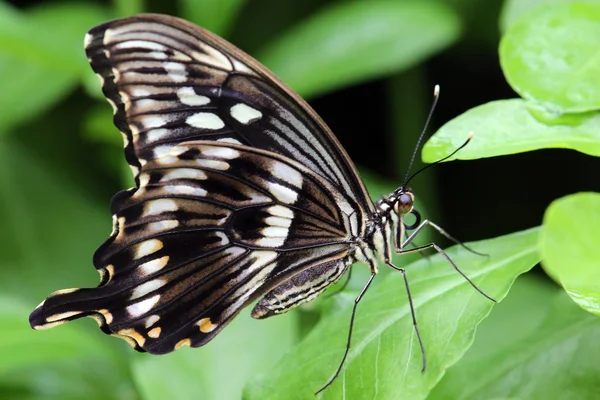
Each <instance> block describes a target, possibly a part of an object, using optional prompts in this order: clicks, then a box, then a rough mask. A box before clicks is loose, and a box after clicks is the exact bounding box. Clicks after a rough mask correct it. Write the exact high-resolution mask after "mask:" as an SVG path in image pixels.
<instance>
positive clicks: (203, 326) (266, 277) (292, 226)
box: [30, 14, 458, 386]
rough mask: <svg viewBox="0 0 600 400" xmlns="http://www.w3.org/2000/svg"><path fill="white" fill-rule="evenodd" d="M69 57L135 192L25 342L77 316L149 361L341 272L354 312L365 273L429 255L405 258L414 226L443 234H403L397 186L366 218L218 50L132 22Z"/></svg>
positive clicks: (165, 21)
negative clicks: (92, 80) (98, 94)
mask: <svg viewBox="0 0 600 400" xmlns="http://www.w3.org/2000/svg"><path fill="white" fill-rule="evenodd" d="M85 50H86V53H87V56H88V59H89V62H90V64H91V66H92V69H93V70H94V71H95V72H96V74H97V75H98V76H99V77H100V80H101V81H102V90H103V92H104V94H105V95H106V97H107V99H108V101H109V103H110V104H111V105H112V107H113V108H114V122H115V125H116V126H117V128H118V129H119V130H120V131H121V133H122V134H123V139H124V142H125V158H126V160H127V162H128V163H129V166H130V167H131V170H132V172H133V175H134V177H135V183H136V186H135V187H134V188H131V189H129V190H125V191H122V192H120V193H118V194H117V195H116V196H115V197H114V198H113V199H112V202H111V213H112V216H113V231H112V233H111V235H110V237H109V239H108V240H107V241H106V242H105V243H104V244H103V245H102V246H101V247H100V248H99V249H98V250H97V251H96V253H95V255H94V260H93V261H94V265H95V267H96V269H97V270H98V272H99V273H100V277H101V282H100V285H99V286H98V287H97V288H93V289H63V290H59V291H56V292H54V293H52V294H51V295H50V296H49V297H48V298H47V299H46V300H45V301H44V302H42V303H41V304H40V305H39V306H38V307H37V308H36V309H35V310H34V311H33V312H32V314H31V316H30V323H31V326H32V327H33V328H34V329H45V328H49V327H53V326H56V325H59V324H62V323H65V322H67V321H70V320H73V319H77V318H80V317H84V316H89V317H93V318H95V319H96V320H97V322H98V324H99V325H100V328H101V329H102V331H104V332H105V333H107V334H111V335H114V336H118V337H121V338H123V339H125V340H126V341H127V342H129V344H131V345H132V346H133V347H134V348H135V349H136V350H139V351H147V352H150V353H153V354H164V353H169V352H171V351H173V350H175V349H177V348H178V347H181V346H184V345H188V346H192V347H199V346H202V345H204V344H206V343H208V342H209V341H210V340H211V339H212V338H214V337H215V336H216V335H217V334H218V333H219V332H220V331H221V329H223V328H224V327H225V326H226V325H227V324H228V323H229V322H230V321H231V320H232V318H234V317H235V316H236V315H237V314H238V313H239V312H240V310H241V309H242V308H244V307H246V306H247V305H249V304H250V303H252V302H254V301H255V300H257V299H260V301H258V303H257V304H256V305H255V307H254V309H253V310H252V316H253V317H254V318H265V317H269V316H272V315H276V314H280V313H283V312H286V311H288V310H290V309H292V308H294V307H297V306H299V305H300V304H302V303H305V302H307V301H310V300H312V299H314V298H315V297H317V296H318V295H319V294H321V293H322V292H323V291H325V289H327V288H328V287H329V286H331V285H332V284H333V283H335V282H336V281H338V279H340V277H341V276H342V275H343V274H344V272H345V271H346V270H347V269H348V268H349V266H350V265H352V264H354V263H355V262H357V261H361V262H364V263H366V264H367V265H368V266H369V268H370V270H371V277H370V279H369V281H368V283H367V284H366V286H365V288H364V289H363V292H362V293H361V295H360V296H359V298H358V299H357V300H360V298H361V297H362V294H364V292H365V291H366V289H367V288H368V287H369V285H370V283H371V282H372V279H373V277H374V276H375V274H377V259H379V260H381V261H382V262H383V263H385V264H387V265H389V266H391V267H393V268H395V269H398V270H400V271H401V272H403V273H404V270H403V269H402V268H398V267H395V266H393V265H392V264H391V254H392V251H393V250H395V251H396V252H397V253H406V252H413V251H420V250H423V249H427V248H432V247H433V248H435V250H437V251H438V252H440V253H442V254H443V255H445V253H444V252H443V251H442V250H441V249H440V248H438V247H437V246H435V245H433V244H431V245H428V246H421V247H416V248H411V249H407V248H406V246H407V245H408V244H410V243H411V242H412V240H413V238H414V237H415V235H416V234H417V233H418V232H419V231H420V230H421V229H422V228H423V227H425V226H427V225H431V226H433V227H434V228H435V229H437V230H439V231H440V232H442V233H444V234H445V232H443V231H442V230H441V229H440V228H439V227H437V226H436V225H434V224H432V223H431V222H429V221H427V220H424V221H422V222H421V221H419V219H420V218H419V214H418V213H417V212H416V210H415V209H414V208H413V200H414V196H413V193H412V192H411V190H410V189H409V188H408V187H404V186H402V187H400V188H398V189H396V190H395V191H394V192H393V193H391V194H390V195H388V196H385V197H384V198H382V199H381V200H379V201H378V202H377V203H375V204H374V203H373V202H372V201H371V199H370V197H369V195H368V193H367V191H366V189H365V186H364V184H363V182H362V181H361V179H360V177H359V176H358V173H357V171H356V169H355V167H354V165H353V163H352V161H351V160H350V159H349V157H348V155H347V154H346V152H345V151H344V149H343V148H342V147H341V145H340V143H339V142H338V141H337V139H336V138H335V136H334V135H333V134H332V133H331V131H330V130H329V128H327V126H326V125H325V123H324V122H323V121H322V120H321V119H320V118H319V116H318V115H316V113H315V112H314V111H313V110H312V109H311V108H310V106H309V105H308V104H307V103H306V102H305V101H304V100H302V99H301V98H300V97H299V96H298V95H297V94H296V93H294V92H293V91H292V90H290V89H289V88H288V87H287V86H285V85H284V84H283V83H282V82H281V81H280V80H279V79H278V78H277V77H275V76H274V75H273V74H272V73H271V72H270V71H268V70H267V69H266V68H265V67H263V66H262V65H261V64H259V63H258V62H257V61H256V60H254V59H253V58H251V57H250V56H248V55H246V54H245V53H244V52H243V51H241V50H239V49H237V48H236V47H234V46H233V45H231V44H230V43H228V42H226V41H225V40H223V39H221V38H219V37H217V36H216V35H214V34H212V33H210V32H208V31H206V30H204V29H202V28H199V27H197V26H195V25H193V24H191V23H189V22H187V21H184V20H181V19H177V18H174V17H170V16H164V15H152V14H148V15H138V16H134V17H131V18H125V19H120V20H116V21H111V22H108V23H105V24H102V25H100V26H97V27H95V28H93V29H92V30H91V31H90V32H89V33H88V34H87V36H86V38H85ZM409 213H411V214H413V215H414V216H415V217H417V221H416V224H413V225H412V226H408V225H407V224H406V223H405V222H404V220H403V218H404V216H405V215H406V214H409ZM407 230H412V233H411V234H410V235H408V234H407ZM453 265H454V264H453ZM455 267H456V266H455ZM457 269H458V268H457ZM405 282H406V277H405ZM407 289H408V285H407ZM357 304H358V301H357V302H355V308H354V310H353V314H352V316H353V317H354V312H355V311H356V305H357ZM411 307H412V304H411ZM413 318H414V312H413ZM417 333H418V331H417ZM419 340H420V337H419ZM348 342H349V341H348ZM347 351H348V348H347V349H346V354H347ZM344 359H345V356H344ZM342 363H343V361H342ZM340 368H341V364H340ZM337 373H339V369H338V371H337ZM337 373H336V374H335V376H337ZM335 376H334V378H335ZM332 380H333V378H332ZM330 382H331V381H330ZM330 382H329V383H330ZM326 386H327V385H326Z"/></svg>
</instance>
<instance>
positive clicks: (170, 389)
mask: <svg viewBox="0 0 600 400" xmlns="http://www.w3.org/2000/svg"><path fill="white" fill-rule="evenodd" d="M243 313H244V312H243ZM246 313H247V311H246ZM296 316H297V315H296V313H293V312H292V313H289V314H286V315H282V316H278V317H277V318H271V319H267V320H253V319H252V318H250V317H249V316H248V315H247V314H246V315H240V316H238V317H236V318H235V319H234V320H233V321H232V323H231V324H230V325H229V326H228V327H227V328H226V329H224V330H223V332H221V333H220V334H219V335H218V336H217V337H216V338H215V339H214V340H213V341H211V342H210V344H209V345H207V346H204V347H202V348H199V349H189V348H181V349H178V350H177V351H175V352H173V353H170V354H168V355H166V356H161V357H156V356H151V355H147V354H142V355H139V356H138V357H136V359H135V361H134V363H133V373H134V377H135V380H136V383H137V386H138V387H139V388H140V391H141V393H142V395H143V398H144V399H145V400H163V399H193V398H203V399H219V400H227V399H232V400H233V399H239V398H240V397H241V392H242V388H243V386H244V384H245V383H246V381H247V380H248V378H249V377H250V376H252V375H253V374H256V373H257V372H259V371H265V373H266V371H268V369H269V368H270V367H272V365H273V364H274V363H275V362H276V361H277V360H278V359H279V358H280V357H281V355H282V354H284V353H285V352H286V351H287V350H289V349H290V348H291V346H292V344H293V343H294V342H295V341H296V332H295V331H296V325H297V324H296Z"/></svg>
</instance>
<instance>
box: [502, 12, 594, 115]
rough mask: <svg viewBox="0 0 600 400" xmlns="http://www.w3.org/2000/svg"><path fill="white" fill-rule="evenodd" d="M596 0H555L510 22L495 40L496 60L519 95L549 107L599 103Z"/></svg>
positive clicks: (567, 109)
mask: <svg viewBox="0 0 600 400" xmlns="http://www.w3.org/2000/svg"><path fill="white" fill-rule="evenodd" d="M598 37H600V3H573V4H566V3H557V4H550V5H546V6H542V7H539V8H536V9H535V11H533V12H531V13H529V14H527V15H526V16H524V17H523V18H521V19H519V20H518V21H517V22H516V23H514V24H513V25H512V26H511V27H510V29H509V30H508V31H507V32H506V35H505V36H504V37H503V38H502V41H501V43H500V63H501V65H502V69H503V71H504V74H505V76H506V79H507V80H508V82H509V83H510V85H511V86H512V87H513V89H515V90H516V91H517V92H518V93H519V94H520V95H521V96H522V97H523V98H525V99H527V100H535V101H537V102H539V103H541V104H542V105H544V106H545V107H547V108H549V109H551V110H557V111H560V112H581V111H590V110H597V109H599V108H600V81H599V80H598V79H597V78H598V75H600V48H599V47H598V41H597V40H596V39H597V38H598Z"/></svg>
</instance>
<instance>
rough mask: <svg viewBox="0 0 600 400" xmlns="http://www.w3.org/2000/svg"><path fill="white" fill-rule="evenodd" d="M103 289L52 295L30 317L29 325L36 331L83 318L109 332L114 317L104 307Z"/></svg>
mask: <svg viewBox="0 0 600 400" xmlns="http://www.w3.org/2000/svg"><path fill="white" fill-rule="evenodd" d="M103 289H104V288H103V287H98V288H93V289H91V288H85V289H80V288H74V289H62V290H57V291H56V292H54V293H52V294H51V295H50V296H48V298H47V299H46V300H44V301H43V302H42V303H40V305H39V306H37V307H36V309H35V310H33V312H32V313H31V314H30V315H29V324H30V325H31V327H32V328H33V329H35V330H43V329H49V328H53V327H55V326H58V325H62V324H64V323H66V322H69V321H72V320H75V319H79V318H82V317H92V318H94V319H95V320H96V321H97V322H98V324H99V325H100V328H102V330H104V331H106V332H107V333H109V332H108V324H109V323H110V322H111V319H112V315H111V314H110V312H108V310H107V309H106V308H105V306H103V304H104V303H106V295H105V293H103V291H104V290H103Z"/></svg>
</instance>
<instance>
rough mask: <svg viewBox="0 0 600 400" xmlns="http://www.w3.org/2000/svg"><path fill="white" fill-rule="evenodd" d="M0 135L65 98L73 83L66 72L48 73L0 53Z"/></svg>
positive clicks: (74, 81) (74, 80)
mask: <svg viewBox="0 0 600 400" xmlns="http://www.w3.org/2000/svg"><path fill="white" fill-rule="evenodd" d="M0 80H1V81H2V90H0V110H2V112H1V113H0V137H2V136H3V135H6V134H8V133H9V132H10V129H11V128H12V127H14V126H15V125H18V124H20V123H22V122H25V121H29V120H31V119H33V118H35V117H38V116H40V114H41V113H42V112H44V111H45V110H47V109H48V108H50V107H51V106H52V105H53V104H55V103H56V102H58V101H59V100H61V99H63V98H64V97H66V96H67V95H68V94H69V93H70V92H71V91H72V90H73V88H74V87H75V85H76V84H77V81H76V79H74V78H73V77H72V76H71V75H70V74H69V73H55V72H50V71H48V70H47V69H45V68H42V67H40V66H38V65H34V64H30V63H28V62H25V61H22V60H17V59H10V58H7V57H4V56H2V55H0Z"/></svg>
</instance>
